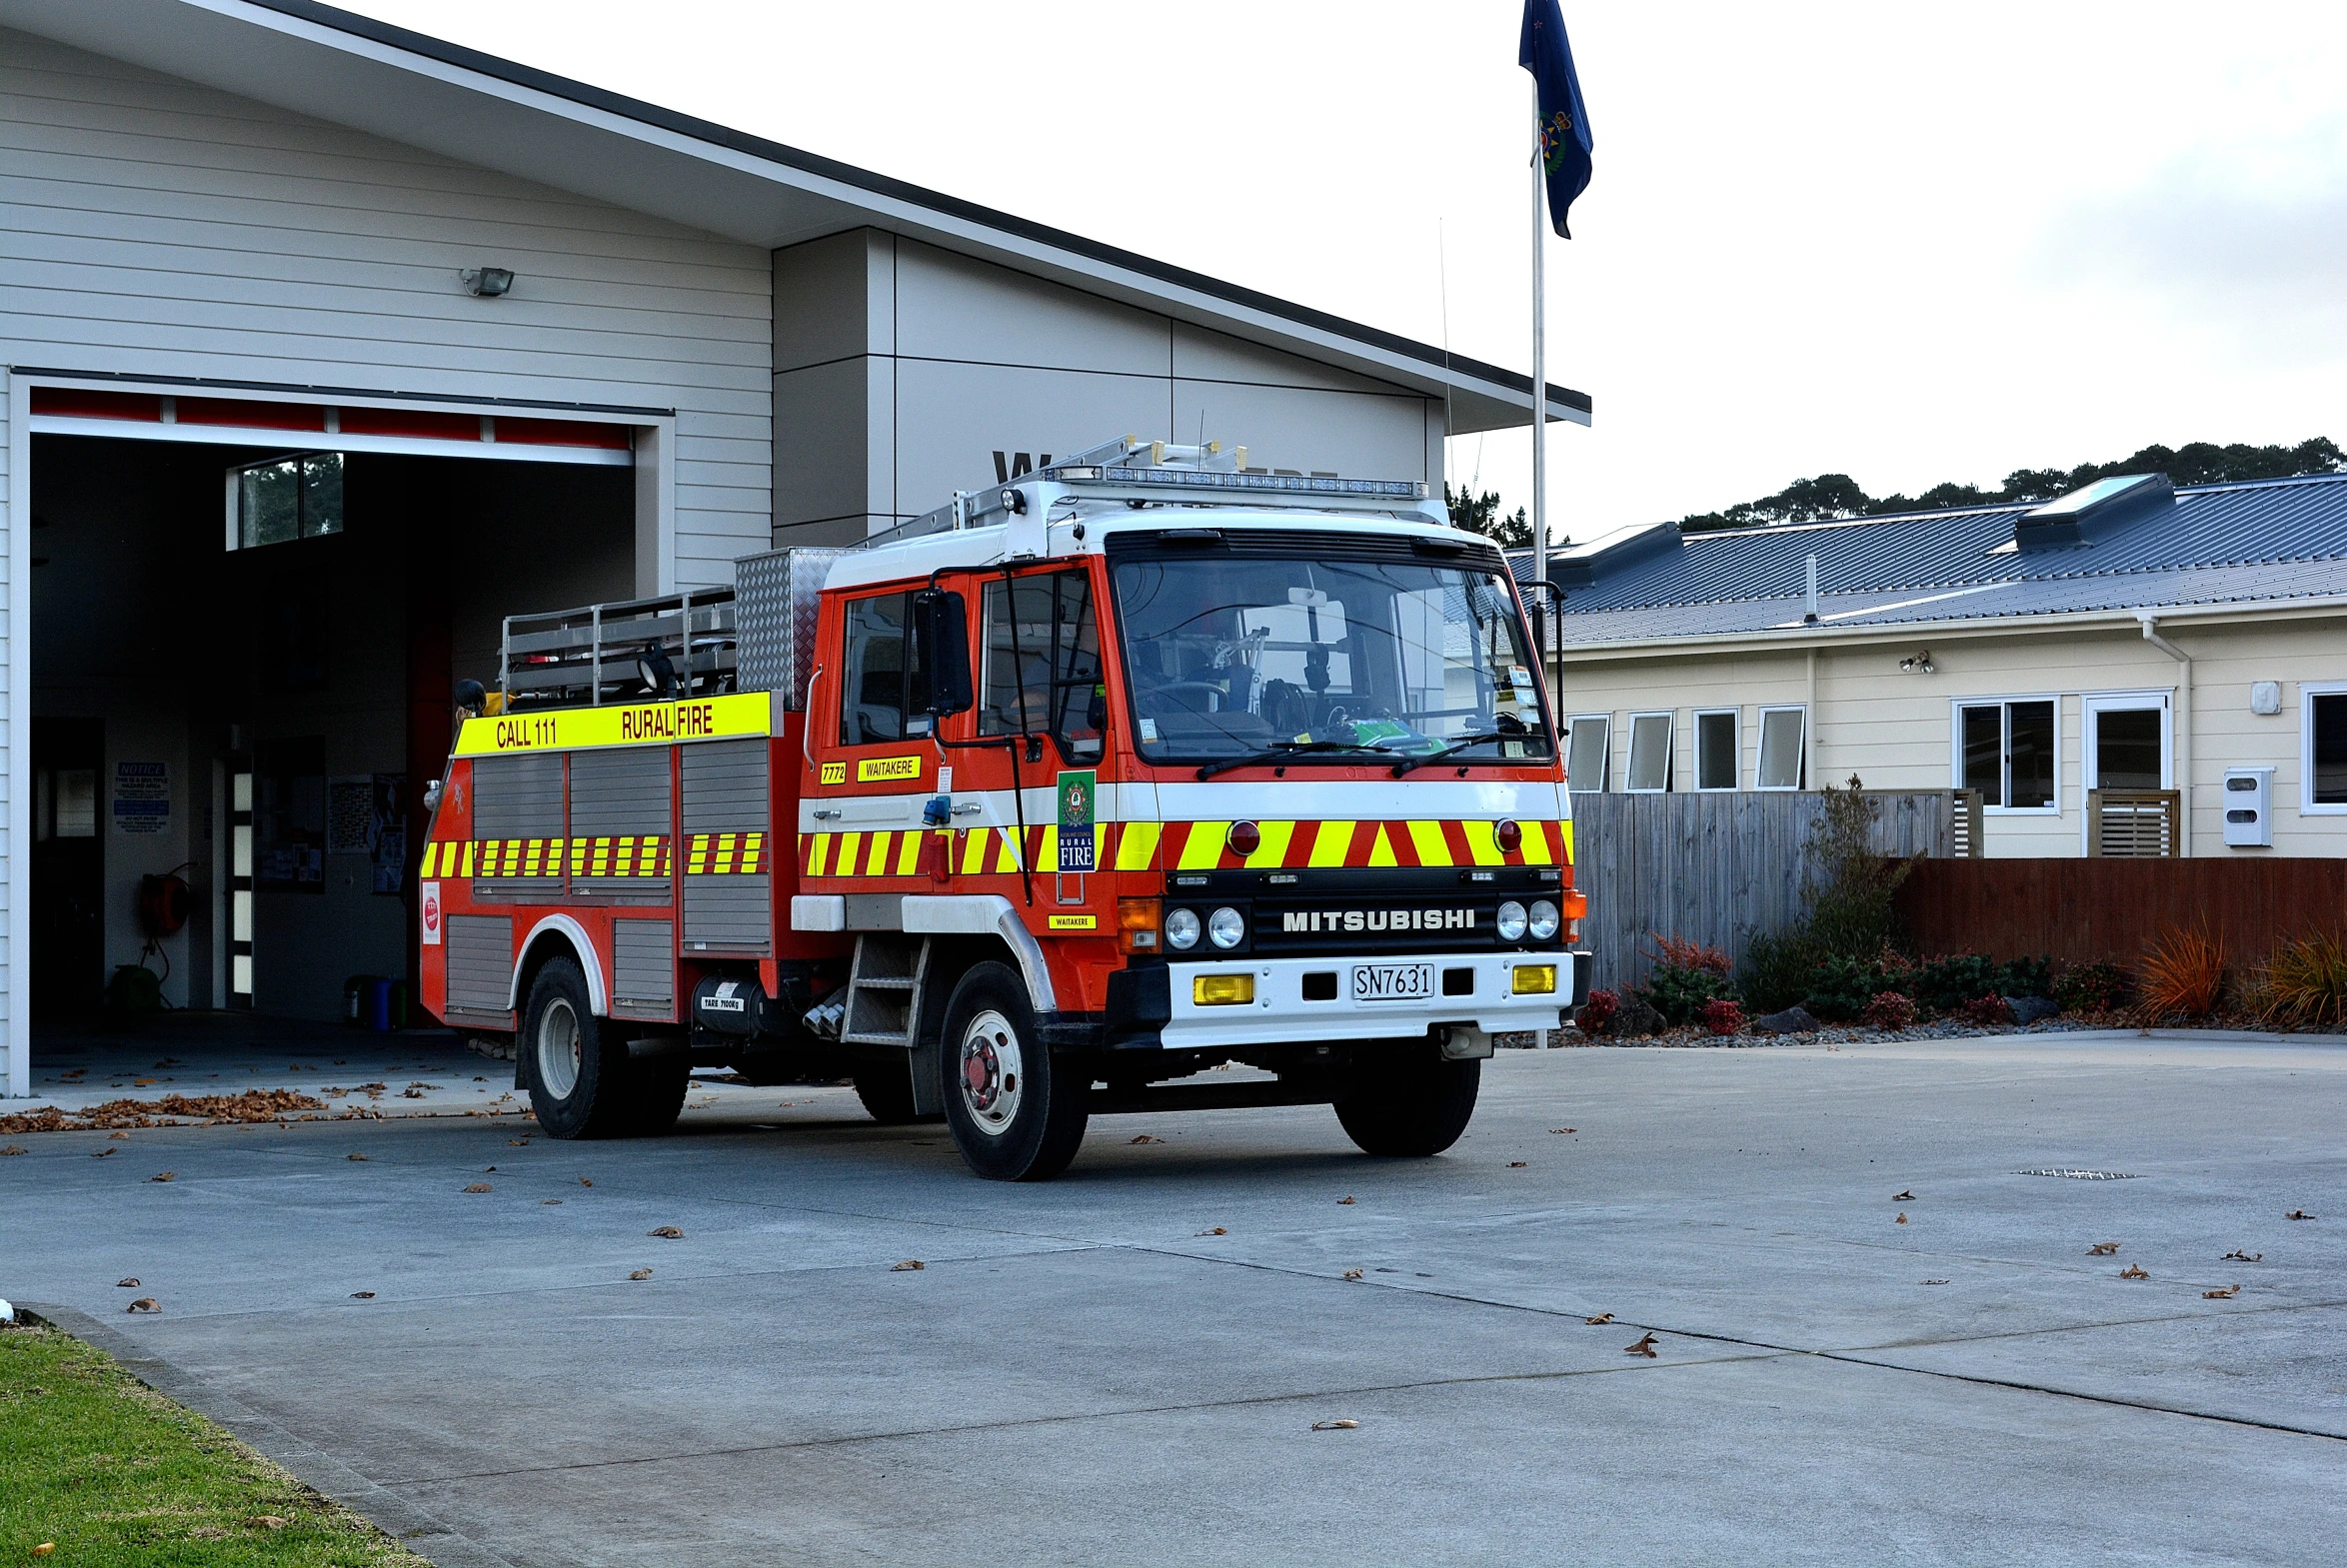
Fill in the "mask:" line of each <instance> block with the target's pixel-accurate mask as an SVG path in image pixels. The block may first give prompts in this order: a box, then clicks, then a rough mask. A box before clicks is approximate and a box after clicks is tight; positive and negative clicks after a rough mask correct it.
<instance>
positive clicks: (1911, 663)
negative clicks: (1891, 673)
mask: <svg viewBox="0 0 2347 1568" xmlns="http://www.w3.org/2000/svg"><path fill="white" fill-rule="evenodd" d="M1938 669H1939V667H1938V666H1937V665H1934V664H1933V663H1932V662H1931V650H1930V649H1928V648H1927V649H1925V650H1923V652H1922V653H1920V654H1909V655H1908V656H1907V657H1906V658H1904V659H1902V660H1900V661H1899V673H1900V674H1901V675H1910V676H1928V675H1934V674H1937V673H1938Z"/></svg>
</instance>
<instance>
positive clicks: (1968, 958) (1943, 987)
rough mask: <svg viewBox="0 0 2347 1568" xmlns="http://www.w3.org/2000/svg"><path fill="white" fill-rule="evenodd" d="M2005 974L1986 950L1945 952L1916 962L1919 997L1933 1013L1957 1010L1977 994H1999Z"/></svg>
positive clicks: (1916, 996)
mask: <svg viewBox="0 0 2347 1568" xmlns="http://www.w3.org/2000/svg"><path fill="white" fill-rule="evenodd" d="M2003 980H2004V975H2003V974H2002V973H2001V972H2000V965H1999V964H1998V963H1997V961H1996V960H1995V959H1994V958H1991V957H1989V956H1987V955H1986V954H1985V953H1977V952H1956V953H1945V954H1942V955H1941V956H1939V957H1936V958H1926V959H1924V960H1923V961H1922V962H1921V963H1919V964H1917V965H1915V1000H1916V1001H1917V1002H1919V1003H1920V1004H1921V1005H1923V1006H1924V1007H1926V1008H1928V1009H1930V1010H1931V1011H1933V1012H1954V1011H1956V1010H1957V1009H1959V1008H1960V1007H1962V1006H1963V1005H1964V1003H1966V1002H1967V1001H1970V1000H1971V999H1972V998H1973V997H1975V996H1990V995H1994V994H1996V993H1997V987H1998V986H1999V985H2000V984H2001V983H2002V982H2003Z"/></svg>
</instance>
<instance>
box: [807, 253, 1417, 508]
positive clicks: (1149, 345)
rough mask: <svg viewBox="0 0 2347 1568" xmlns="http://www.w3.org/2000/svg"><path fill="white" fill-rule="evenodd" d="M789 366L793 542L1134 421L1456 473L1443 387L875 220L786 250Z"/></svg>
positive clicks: (1079, 445)
mask: <svg viewBox="0 0 2347 1568" xmlns="http://www.w3.org/2000/svg"><path fill="white" fill-rule="evenodd" d="M774 365H775V410H776V420H777V425H776V463H777V471H778V474H779V475H780V478H779V480H778V483H777V486H776V494H775V542H776V543H777V544H791V543H810V544H812V543H818V542H827V541H828V542H840V543H844V542H847V541H850V540H853V539H856V538H860V537H861V536H862V535H863V534H864V533H866V532H867V531H869V530H872V529H877V528H885V527H888V526H890V525H891V524H893V523H895V522H898V521H901V520H903V519H905V518H909V517H915V516H918V515H919V514H921V513H923V512H926V511H928V510H929V509H930V508H932V507H936V506H941V505H943V504H944V503H945V502H946V501H948V500H949V499H951V497H952V495H953V493H954V491H955V490H956V489H957V488H965V489H966V488H969V487H971V486H973V485H977V484H980V483H983V482H986V481H990V480H992V479H994V478H995V477H996V475H997V471H996V467H995V464H996V457H997V455H998V454H1000V455H1001V457H1002V461H1003V463H1004V473H1006V474H1008V473H1011V472H1016V471H1017V469H1018V468H1019V467H1020V463H1021V460H1022V459H1023V458H1024V459H1025V460H1026V461H1028V462H1030V463H1039V464H1040V463H1041V462H1042V460H1043V458H1044V456H1045V455H1046V454H1049V455H1051V456H1054V457H1066V456H1067V455H1068V454H1070V453H1071V452H1074V451H1079V450H1082V449H1083V448H1086V447H1090V446H1094V445H1097V444H1098V443H1100V442H1103V441H1110V440H1114V439H1116V438H1117V437H1119V436H1127V435H1133V436H1140V437H1142V438H1144V439H1161V440H1170V441H1174V442H1176V443H1182V444H1187V443H1190V442H1194V441H1196V440H1197V439H1198V438H1199V437H1200V435H1201V434H1202V435H1203V436H1204V437H1205V439H1207V440H1209V441H1213V440H1219V441H1222V442H1225V443H1231V444H1237V445H1242V446H1244V447H1245V448H1246V449H1247V462H1248V464H1249V465H1250V466H1252V467H1256V468H1280V469H1292V470H1295V471H1298V472H1302V473H1312V472H1323V473H1341V474H1345V475H1348V476H1354V477H1360V478H1370V479H1422V480H1424V481H1426V482H1427V483H1428V484H1430V485H1439V484H1440V483H1441V480H1442V466H1441V465H1442V433H1441V426H1442V409H1441V407H1440V404H1439V402H1438V401H1436V400H1432V399H1428V398H1426V397H1424V396H1422V395H1420V394H1418V393H1414V392H1409V391H1405V390H1402V389H1399V388H1396V387H1392V386H1389V385H1387V384H1385V383H1382V382H1377V381H1371V380H1368V379H1366V378H1364V377H1360V376H1356V375H1354V374H1352V373H1351V372H1349V371H1344V370H1340V369H1336V368H1334V367H1331V366H1326V365H1320V364H1315V363H1313V362H1311V361H1309V360H1304V359H1300V358H1297V357H1295V356H1292V355H1286V354H1281V353H1278V352H1277V351H1274V350H1271V349H1265V348H1261V347H1258V346H1256V345H1253V344H1248V343H1242V342H1240V341H1239V340H1237V339H1235V338H1230V337H1225V336H1223V335H1221V334H1218V333H1213V332H1209V331H1206V330H1204V329H1202V328H1198V327H1192V326H1189V325H1187V324H1185V323H1179V322H1175V321H1173V320H1170V319H1169V318H1167V317H1164V316H1159V315H1155V314H1152V313H1151V312H1148V311H1145V310H1140V309H1136V308H1135V307H1133V306H1129V305H1122V304H1118V303H1116V302H1113V301H1110V300H1104V299H1101V298H1099V297H1097V296H1094V295H1089V294H1086V293H1083V292H1082V291H1080V290H1076V289H1071V288H1068V287H1066V286H1064V285H1061V284H1056V283H1048V282H1044V281H1041V280H1038V279H1035V278H1030V277H1027V276H1024V275H1022V274H1019V273H1015V272H1012V271H1009V270H1008V269H1005V268H1002V267H997V266H994V265H992V264H991V263H988V262H983V261H977V260H973V259H972V258H969V257H965V256H958V255H955V254H953V253H951V252H948V251H942V250H938V249H936V248H934V247H932V246H927V245H923V244H921V243H919V242H918V241H914V240H908V239H902V238H898V237H896V236H893V235H890V234H886V233H883V232H881V231H879V230H874V229H866V230H859V231H855V232H852V233H848V234H840V235H833V236H831V237H830V238H827V239H823V240H816V241H811V242H809V243H807V244H805V245H797V246H792V247H789V248H787V249H785V250H781V251H778V252H776V253H775V355H774Z"/></svg>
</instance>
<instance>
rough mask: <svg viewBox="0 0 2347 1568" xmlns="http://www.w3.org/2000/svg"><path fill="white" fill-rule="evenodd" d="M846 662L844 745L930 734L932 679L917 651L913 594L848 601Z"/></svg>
mask: <svg viewBox="0 0 2347 1568" xmlns="http://www.w3.org/2000/svg"><path fill="white" fill-rule="evenodd" d="M847 622H848V636H847V647H846V648H845V649H844V650H843V654H842V658H841V661H840V744H841V745H842V746H870V745H873V744H875V743H877V742H882V741H902V740H904V739H906V738H907V737H908V736H925V735H927V734H929V732H930V726H931V724H932V723H933V721H932V720H931V719H930V717H929V715H927V714H926V713H924V712H923V711H922V710H924V709H925V708H927V707H928V706H929V683H928V680H927V679H926V677H925V673H924V672H923V671H922V670H921V669H920V668H919V667H918V665H917V664H916V661H915V659H914V654H913V637H912V626H913V596H912V595H911V594H876V595H874V596H872V597H871V598H869V599H851V600H849V601H848V604H847Z"/></svg>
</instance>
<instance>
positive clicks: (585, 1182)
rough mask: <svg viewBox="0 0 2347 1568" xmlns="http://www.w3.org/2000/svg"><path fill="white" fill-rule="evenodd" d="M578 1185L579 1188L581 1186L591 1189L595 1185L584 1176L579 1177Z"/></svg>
mask: <svg viewBox="0 0 2347 1568" xmlns="http://www.w3.org/2000/svg"><path fill="white" fill-rule="evenodd" d="M579 1185H581V1186H583V1187H591V1186H593V1185H595V1183H594V1182H592V1181H589V1180H588V1179H587V1178H586V1177H585V1176H581V1177H580V1178H579Z"/></svg>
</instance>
